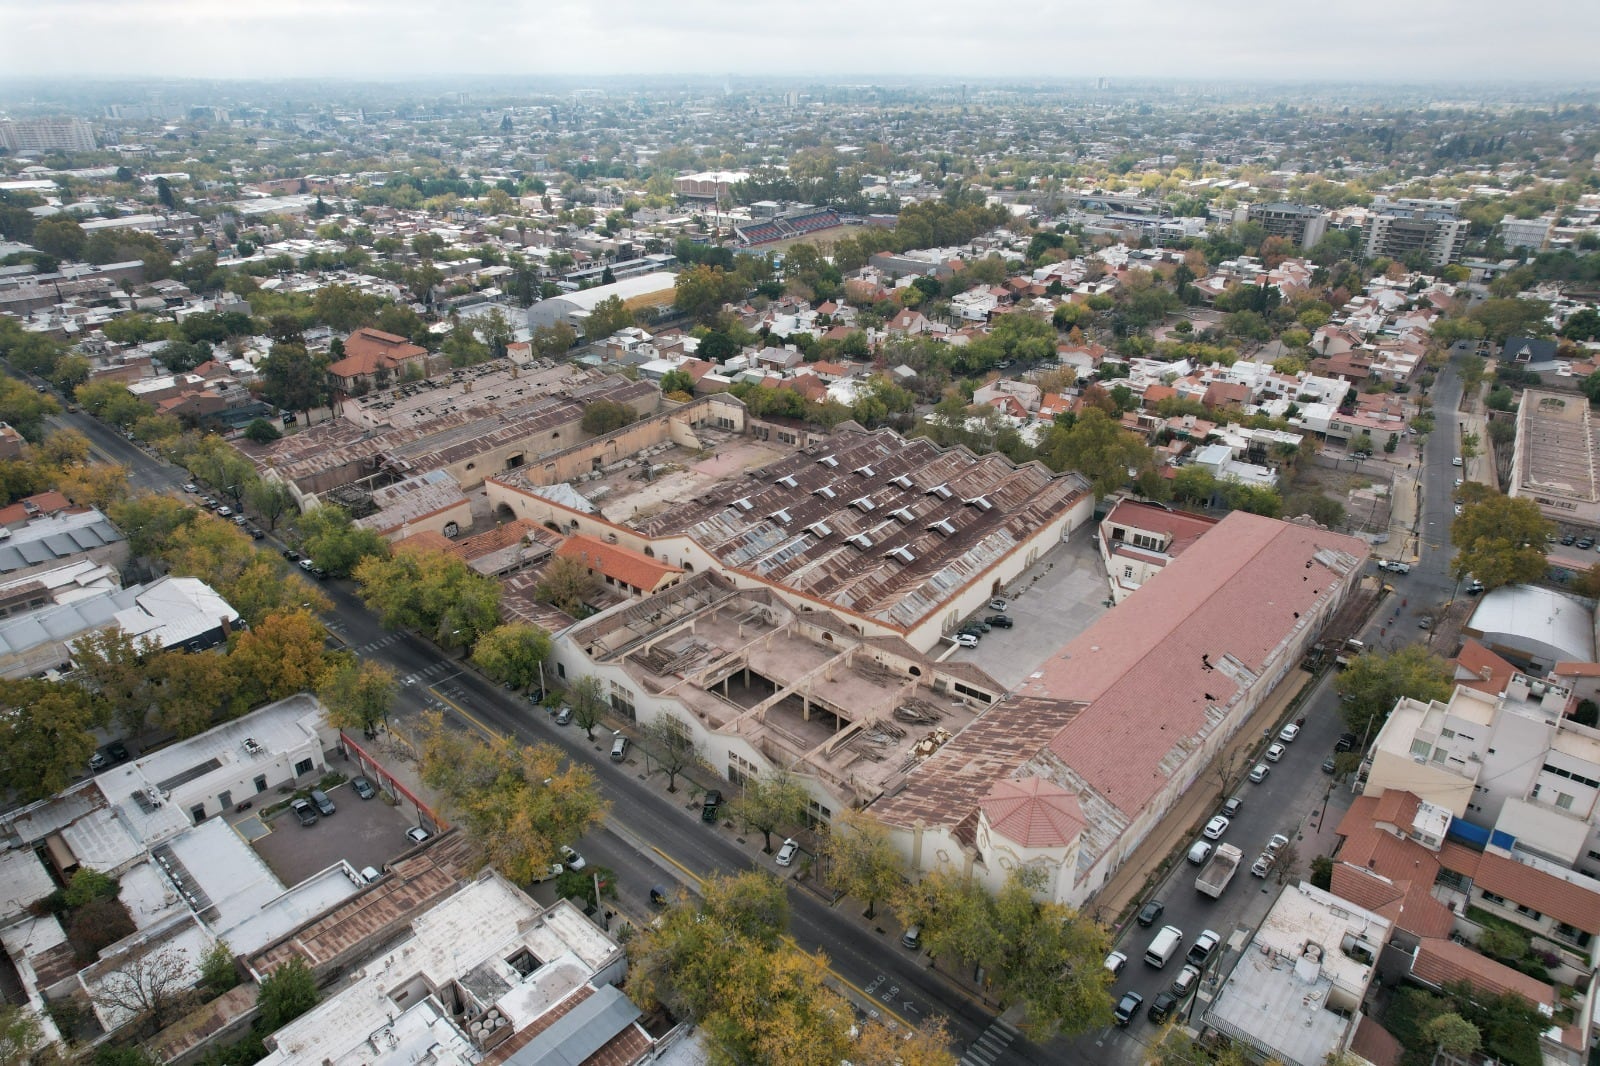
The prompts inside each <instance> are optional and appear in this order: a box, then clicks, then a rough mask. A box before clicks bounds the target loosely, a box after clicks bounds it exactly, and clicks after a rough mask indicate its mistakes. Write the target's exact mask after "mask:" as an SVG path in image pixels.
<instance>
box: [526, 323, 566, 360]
mask: <svg viewBox="0 0 1600 1066" xmlns="http://www.w3.org/2000/svg"><path fill="white" fill-rule="evenodd" d="M577 342H578V335H577V334H576V333H574V332H573V330H572V327H571V326H569V325H567V324H566V323H565V322H557V323H556V324H555V325H553V326H540V327H539V328H538V329H536V330H534V331H533V337H532V338H531V339H530V341H529V343H530V344H531V345H532V347H533V354H534V355H536V356H538V357H539V358H540V359H560V358H561V357H562V356H564V355H566V354H567V352H568V350H570V349H571V348H572V346H573V345H574V344H576V343H577Z"/></svg>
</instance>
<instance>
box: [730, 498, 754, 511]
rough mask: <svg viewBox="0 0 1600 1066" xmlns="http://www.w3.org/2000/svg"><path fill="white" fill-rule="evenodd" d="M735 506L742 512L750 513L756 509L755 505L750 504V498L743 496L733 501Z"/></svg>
mask: <svg viewBox="0 0 1600 1066" xmlns="http://www.w3.org/2000/svg"><path fill="white" fill-rule="evenodd" d="M733 506H735V507H737V508H739V510H741V511H749V510H752V509H754V507H755V504H753V503H751V502H750V497H748V496H741V497H739V498H738V499H737V500H734V501H733Z"/></svg>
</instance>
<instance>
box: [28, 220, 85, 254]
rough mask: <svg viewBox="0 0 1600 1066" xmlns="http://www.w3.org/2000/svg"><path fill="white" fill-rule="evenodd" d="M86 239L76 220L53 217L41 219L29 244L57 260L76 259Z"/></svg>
mask: <svg viewBox="0 0 1600 1066" xmlns="http://www.w3.org/2000/svg"><path fill="white" fill-rule="evenodd" d="M88 239H89V238H88V236H87V235H86V234H85V233H84V232H83V227H82V226H81V225H79V224H78V220H77V219H74V218H62V217H55V218H46V219H41V220H40V221H39V222H38V223H37V224H36V225H35V226H34V227H33V237H32V238H31V240H30V241H29V243H30V244H32V245H33V246H34V247H35V248H37V249H39V251H41V252H43V253H44V254H45V255H48V256H54V257H55V258H57V259H78V258H80V257H81V256H82V255H83V249H84V246H85V245H86V244H87V243H88Z"/></svg>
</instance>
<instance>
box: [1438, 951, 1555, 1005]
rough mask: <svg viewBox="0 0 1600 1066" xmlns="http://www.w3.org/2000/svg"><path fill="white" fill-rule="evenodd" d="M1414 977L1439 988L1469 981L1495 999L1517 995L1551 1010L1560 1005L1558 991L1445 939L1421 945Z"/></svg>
mask: <svg viewBox="0 0 1600 1066" xmlns="http://www.w3.org/2000/svg"><path fill="white" fill-rule="evenodd" d="M1411 973H1412V975H1413V976H1415V977H1416V978H1417V979H1418V980H1421V981H1424V982H1426V983H1428V984H1431V985H1436V986H1437V985H1447V984H1453V983H1455V982H1458V981H1466V982H1468V983H1470V984H1471V985H1472V986H1473V987H1474V988H1478V989H1482V990H1483V991H1485V992H1488V993H1490V994H1491V995H1503V994H1505V993H1507V992H1515V993H1517V994H1518V995H1520V996H1522V997H1523V998H1524V999H1526V1000H1528V1001H1529V1002H1530V1003H1541V1004H1546V1005H1548V1006H1554V1005H1555V1001H1556V992H1555V989H1553V988H1551V987H1550V986H1549V985H1547V984H1545V983H1544V982H1543V981H1539V980H1536V979H1535V978H1532V977H1529V976H1528V975H1527V974H1525V973H1522V972H1520V971H1518V970H1513V969H1512V968H1511V967H1509V966H1506V965H1503V964H1501V963H1498V962H1495V961H1494V960H1493V959H1491V958H1489V957H1488V956H1486V955H1479V954H1478V953H1477V952H1476V951H1473V950H1472V949H1471V948H1470V947H1467V946H1466V945H1465V944H1457V943H1456V942H1455V941H1453V940H1447V939H1445V938H1443V937H1426V938H1424V939H1423V941H1422V943H1420V944H1419V945H1417V957H1416V959H1415V960H1413V961H1412V963H1411Z"/></svg>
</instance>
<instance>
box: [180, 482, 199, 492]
mask: <svg viewBox="0 0 1600 1066" xmlns="http://www.w3.org/2000/svg"><path fill="white" fill-rule="evenodd" d="M183 491H184V492H199V491H200V486H199V485H196V484H195V483H194V482H192V481H190V482H186V483H185V484H184V486H183Z"/></svg>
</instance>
